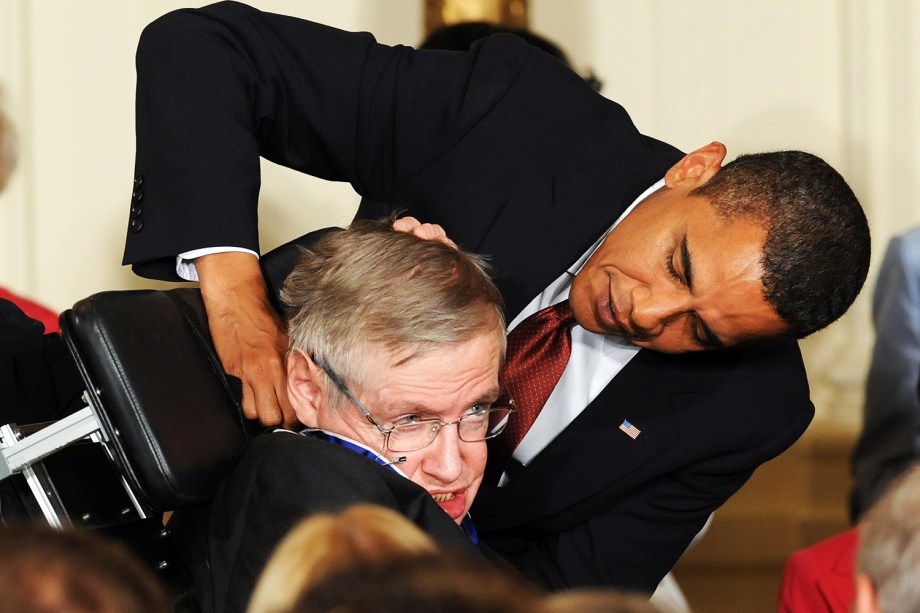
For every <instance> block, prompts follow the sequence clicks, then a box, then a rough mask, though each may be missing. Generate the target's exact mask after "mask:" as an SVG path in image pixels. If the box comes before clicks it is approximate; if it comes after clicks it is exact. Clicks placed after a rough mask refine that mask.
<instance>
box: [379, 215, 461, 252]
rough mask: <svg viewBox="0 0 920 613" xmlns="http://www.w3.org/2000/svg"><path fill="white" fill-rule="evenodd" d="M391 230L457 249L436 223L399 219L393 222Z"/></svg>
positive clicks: (407, 218) (406, 218)
mask: <svg viewBox="0 0 920 613" xmlns="http://www.w3.org/2000/svg"><path fill="white" fill-rule="evenodd" d="M393 229H394V230H397V231H399V232H407V233H408V234H412V235H413V236H417V237H419V238H423V239H425V240H430V241H438V242H441V243H444V244H445V245H449V246H451V247H453V248H454V249H456V248H457V244H456V243H455V242H454V241H452V240H450V238H448V236H447V232H446V231H445V230H444V228H442V227H441V226H439V225H438V224H436V223H422V222H420V221H419V220H418V219H416V218H415V217H400V218H399V219H397V220H396V221H394V222H393Z"/></svg>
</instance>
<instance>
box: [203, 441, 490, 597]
mask: <svg viewBox="0 0 920 613" xmlns="http://www.w3.org/2000/svg"><path fill="white" fill-rule="evenodd" d="M354 503H374V504H379V505H382V506H385V507H388V508H390V509H394V510H396V511H398V512H400V513H401V514H403V515H404V516H406V517H407V518H408V519H410V520H411V521H413V522H414V523H416V524H417V525H418V526H419V527H420V528H422V529H423V530H425V531H426V532H427V533H428V534H430V535H431V536H432V537H433V538H434V539H435V540H436V541H438V542H440V543H442V544H444V545H446V546H451V547H458V548H463V549H465V550H468V551H471V552H475V551H476V549H475V548H474V546H473V545H472V543H470V541H469V538H468V537H467V536H466V534H465V533H464V532H463V530H461V529H460V527H459V526H457V524H455V523H454V522H453V520H452V519H451V518H450V517H449V516H448V515H447V514H446V513H444V511H442V510H441V508H440V507H438V506H437V504H435V503H434V501H433V500H432V499H431V496H430V495H429V494H428V492H426V491H425V490H424V489H423V488H421V487H419V486H418V485H416V484H415V483H413V482H412V481H410V480H409V479H407V478H405V477H403V476H401V475H399V474H398V473H396V472H395V471H392V470H390V469H388V468H385V467H382V466H380V465H378V464H376V463H375V462H373V461H371V460H368V459H367V458H364V457H362V456H360V455H358V454H356V453H355V452H353V451H351V450H348V449H346V448H344V447H340V446H338V445H333V444H330V443H327V442H325V441H319V440H315V439H311V438H308V437H303V436H300V435H296V434H289V433H284V432H280V433H267V434H263V435H261V436H259V437H256V439H254V440H253V443H252V445H251V447H250V449H249V450H248V451H247V453H246V454H245V455H244V456H243V459H242V460H241V461H240V463H239V464H238V465H237V467H236V468H235V469H234V470H233V472H232V473H231V474H230V476H229V477H228V478H227V479H226V480H225V481H224V483H223V484H222V485H221V488H220V490H219V491H218V493H217V496H216V497H215V499H214V502H213V504H212V505H211V512H210V518H209V526H208V530H207V562H208V566H209V567H210V573H203V571H204V570H205V567H204V566H203V565H199V566H198V576H197V578H196V589H197V590H198V591H199V594H200V599H201V606H202V608H203V610H205V611H221V612H223V611H228V612H232V611H240V612H243V611H245V610H246V605H247V603H248V600H249V596H250V595H251V593H252V590H253V589H254V587H255V583H256V580H257V579H258V576H259V574H260V573H261V570H262V568H263V567H264V565H265V563H266V562H267V560H268V558H269V556H270V554H271V552H272V550H273V549H274V548H275V546H276V545H277V544H278V542H279V541H280V540H281V539H282V538H283V536H284V535H285V534H286V533H287V532H288V530H290V529H291V528H292V527H293V526H294V525H295V524H296V523H297V522H298V521H300V520H301V519H304V518H306V517H308V516H309V515H311V514H313V513H317V512H323V511H325V512H335V511H339V510H341V509H343V508H344V507H346V506H348V505H349V504H354Z"/></svg>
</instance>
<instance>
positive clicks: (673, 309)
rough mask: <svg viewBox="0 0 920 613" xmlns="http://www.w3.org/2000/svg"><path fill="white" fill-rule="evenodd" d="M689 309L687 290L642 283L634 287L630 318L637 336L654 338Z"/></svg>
mask: <svg viewBox="0 0 920 613" xmlns="http://www.w3.org/2000/svg"><path fill="white" fill-rule="evenodd" d="M687 310H688V296H687V294H686V292H685V291H682V290H681V289H677V288H670V287H660V288H654V287H651V286H648V285H640V286H637V287H635V288H633V292H632V311H631V312H630V314H629V319H630V323H632V325H633V326H634V328H635V329H634V330H633V333H634V334H635V335H636V336H638V337H640V338H643V337H644V338H654V337H656V336H658V335H659V334H661V333H662V331H664V329H665V328H666V327H667V325H668V324H670V323H671V322H673V321H674V320H675V319H677V318H678V317H680V316H681V315H683V314H684V313H686V312H687Z"/></svg>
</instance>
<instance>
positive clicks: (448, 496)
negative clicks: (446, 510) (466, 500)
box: [431, 492, 454, 502]
mask: <svg viewBox="0 0 920 613" xmlns="http://www.w3.org/2000/svg"><path fill="white" fill-rule="evenodd" d="M431 497H432V498H434V501H435V502H447V501H448V500H453V499H454V493H453V492H447V493H444V494H432V495H431Z"/></svg>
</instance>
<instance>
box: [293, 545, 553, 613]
mask: <svg viewBox="0 0 920 613" xmlns="http://www.w3.org/2000/svg"><path fill="white" fill-rule="evenodd" d="M542 596H543V594H542V592H540V591H539V590H538V589H537V588H536V587H534V586H532V585H530V584H528V583H525V582H524V581H523V580H522V579H520V578H518V576H517V575H513V574H510V571H504V570H501V569H499V568H497V567H495V566H493V565H492V564H491V563H489V562H487V561H486V560H485V559H484V558H481V557H479V558H476V559H472V558H469V557H467V556H466V555H462V554H460V553H457V552H443V553H437V554H424V555H415V556H409V557H403V558H401V559H393V560H390V561H389V562H388V563H384V564H363V565H356V566H352V567H349V568H347V569H344V570H343V571H341V572H338V573H336V574H333V575H330V576H329V577H327V578H326V580H325V581H323V582H321V583H319V584H317V585H316V586H314V587H313V589H311V590H309V591H307V592H305V593H304V594H303V595H302V597H301V598H300V599H299V600H298V602H297V604H296V605H295V607H294V608H293V609H292V611H294V612H296V613H332V612H333V611H335V613H469V612H471V611H475V612H477V613H533V612H534V611H539V606H540V599H541V598H542Z"/></svg>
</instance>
